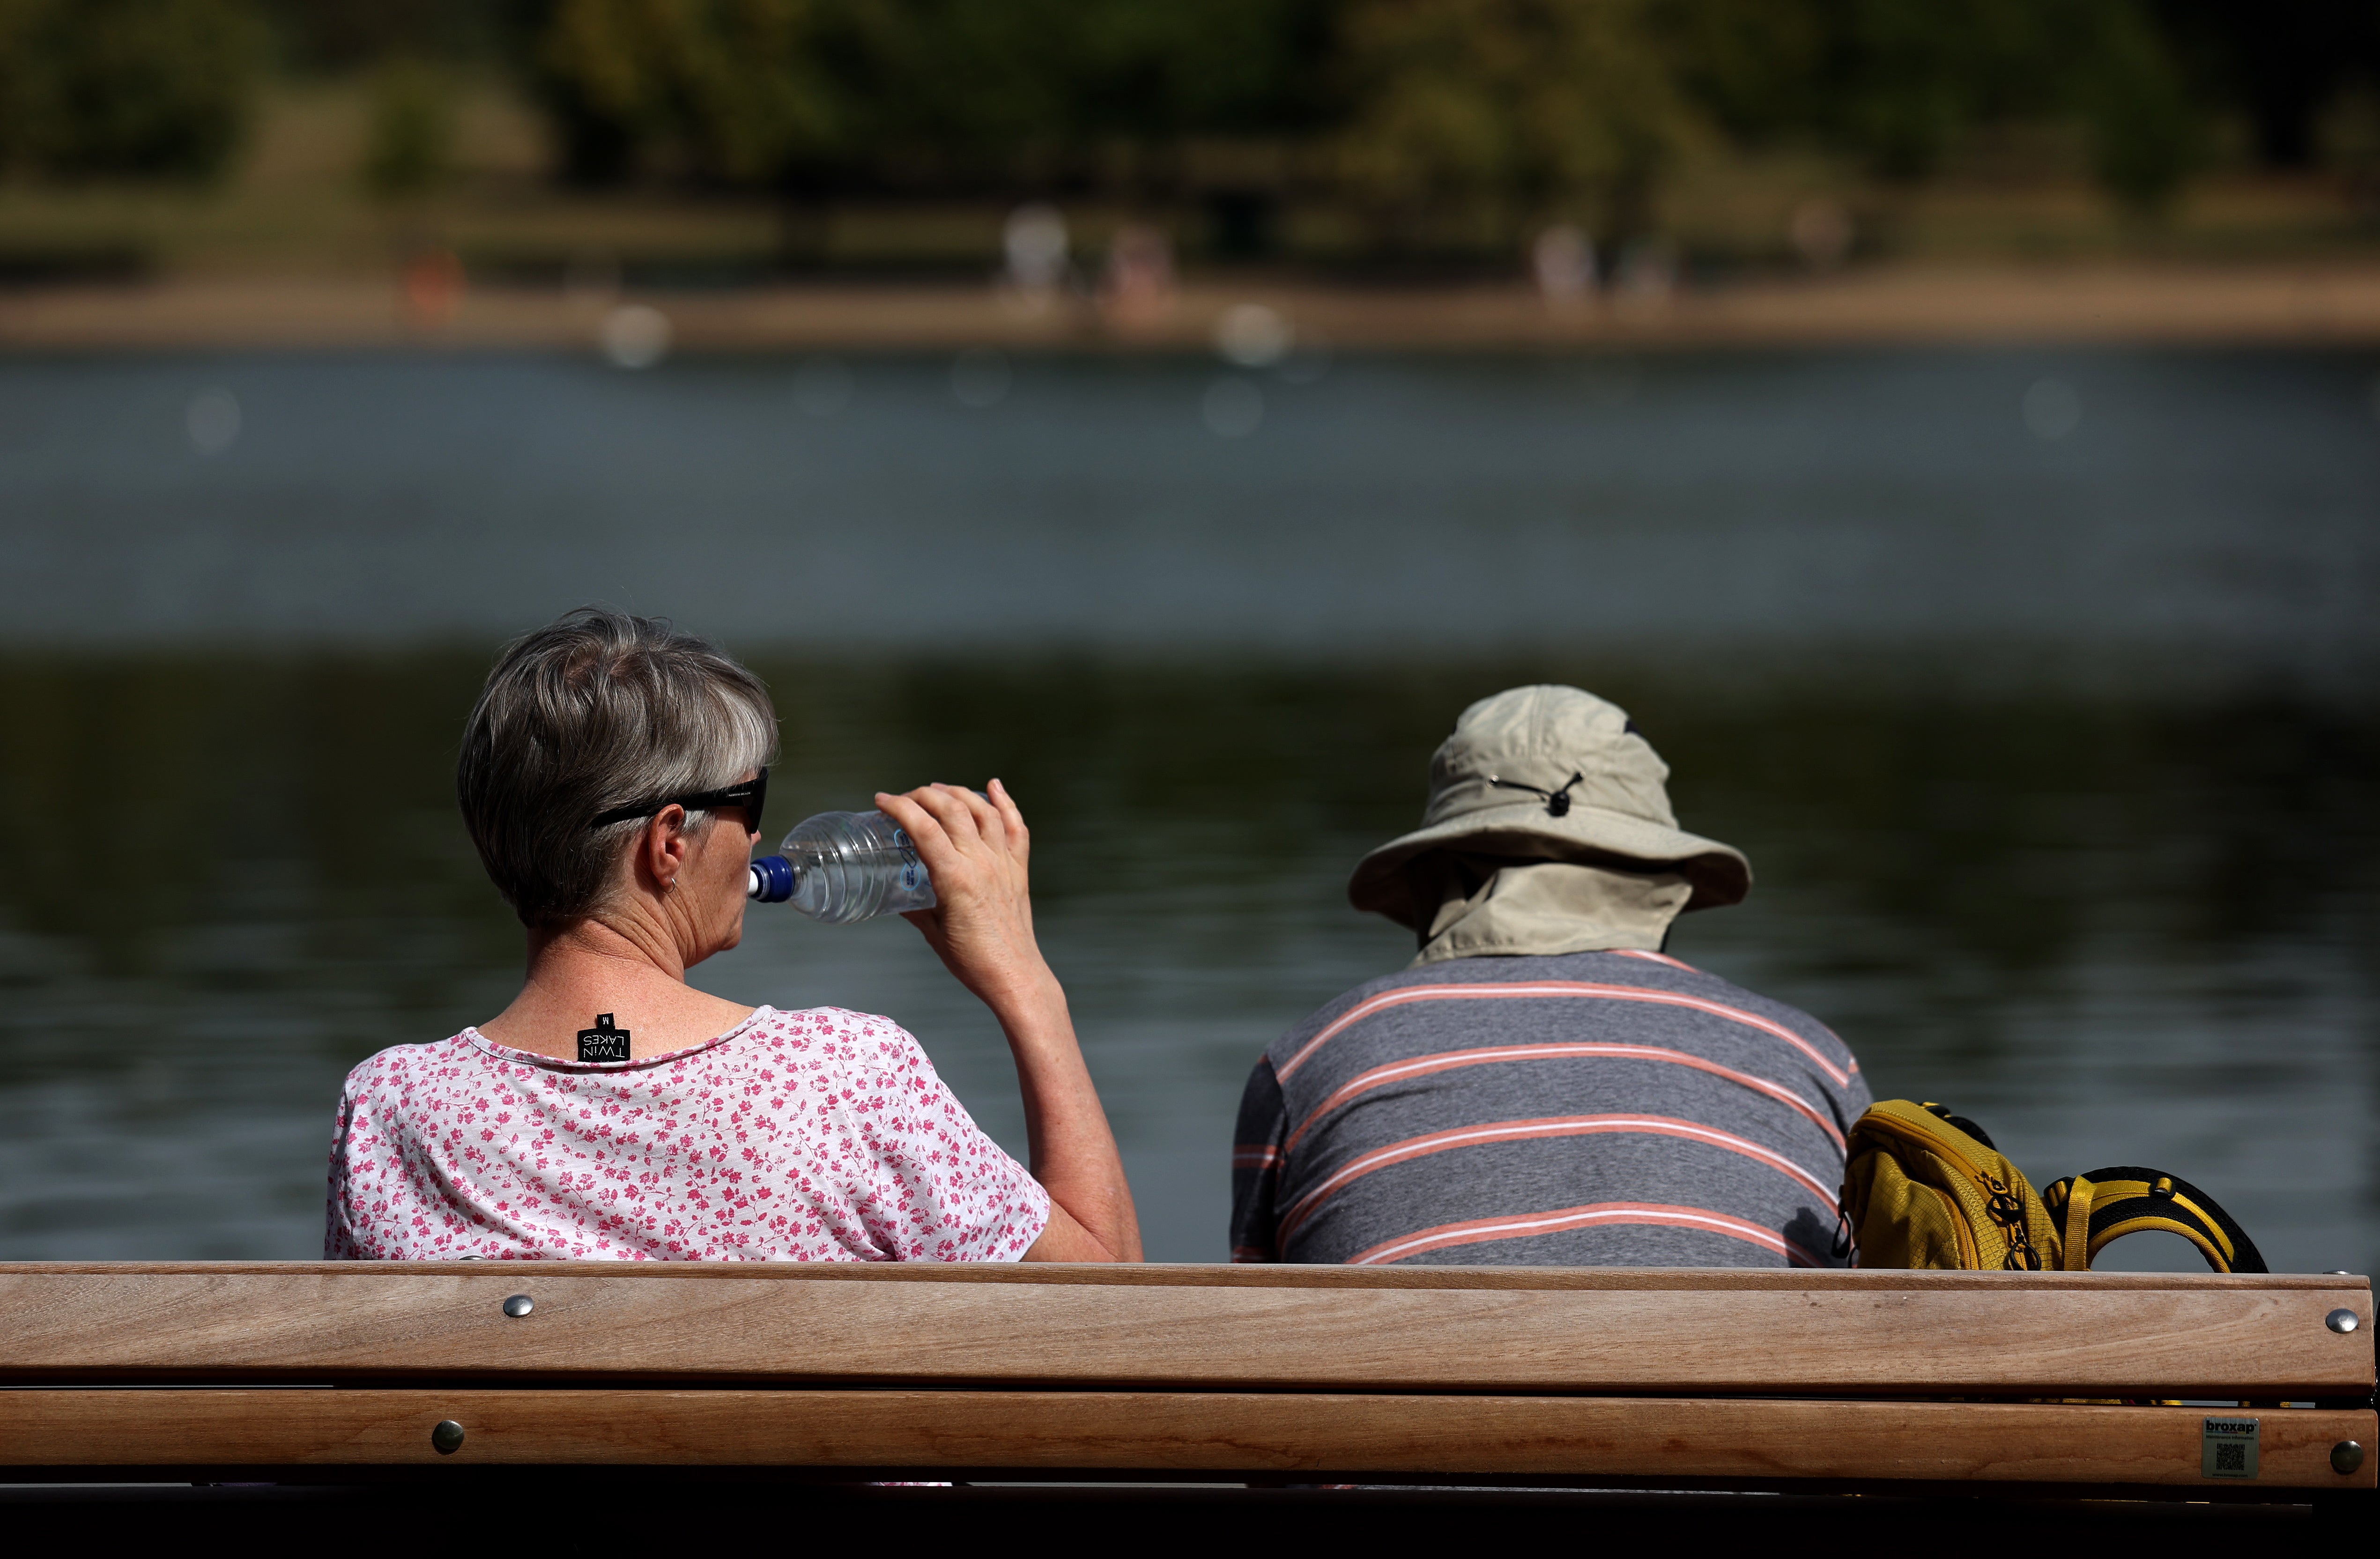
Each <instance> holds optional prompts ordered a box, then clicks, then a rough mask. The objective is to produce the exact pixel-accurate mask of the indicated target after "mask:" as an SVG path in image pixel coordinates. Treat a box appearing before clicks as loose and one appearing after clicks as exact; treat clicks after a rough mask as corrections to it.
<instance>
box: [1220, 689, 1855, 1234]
mask: <svg viewBox="0 0 2380 1559" xmlns="http://www.w3.org/2000/svg"><path fill="white" fill-rule="evenodd" d="M1669 776H1670V771H1669V767H1668V766H1666V765H1665V764H1663V763H1662V762H1661V759H1660V756H1659V755H1658V754H1657V753H1655V752H1654V751H1653V747H1652V744H1651V743H1648V742H1646V741H1645V738H1644V737H1643V736H1642V735H1641V734H1639V733H1638V731H1637V730H1636V727H1635V726H1634V724H1633V723H1632V722H1631V721H1630V720H1629V719H1628V717H1627V715H1626V713H1625V712H1624V711H1622V710H1621V709H1620V708H1618V707H1615V706H1613V705H1611V704H1608V703H1606V702H1604V701H1603V700H1602V699H1600V698H1597V697H1595V696H1594V695H1591V694H1586V693H1582V692H1580V691H1579V690H1578V689H1576V688H1574V687H1519V688H1513V689H1512V690H1511V691H1509V692H1505V693H1500V694H1498V695H1496V696H1494V697H1493V698H1488V699H1483V700H1482V701H1480V702H1479V703H1476V704H1474V705H1473V706H1471V707H1469V708H1468V709H1465V710H1464V711H1463V718H1462V719H1460V720H1458V721H1457V722H1456V723H1455V728H1454V734H1453V735H1451V736H1450V737H1448V738H1447V739H1446V742H1445V743H1443V744H1442V745H1441V746H1439V749H1438V752H1437V755H1435V756H1434V757H1432V758H1431V760H1430V787H1429V806H1428V809H1427V811H1426V812H1425V813H1424V815H1423V818H1422V827H1421V828H1420V830H1419V831H1417V832H1415V833H1410V834H1407V835H1405V836H1404V837H1403V839H1400V840H1392V841H1391V842H1390V843H1388V844H1385V845H1383V846H1381V847H1380V848H1379V849H1378V850H1376V851H1374V852H1372V853H1371V854H1370V855H1368V856H1366V857H1365V859H1364V862H1363V864H1361V865H1359V866H1357V867H1356V868H1355V876H1354V880H1353V881H1352V882H1350V883H1349V884H1348V888H1347V896H1348V898H1349V899H1350V900H1352V901H1353V902H1354V905H1355V907H1356V908H1357V909H1359V910H1373V911H1377V912H1379V913H1381V914H1384V915H1387V916H1388V917H1389V918H1390V919H1391V920H1394V921H1396V922H1398V923H1399V924H1400V925H1408V926H1411V927H1412V928H1413V929H1414V933H1415V937H1417V938H1418V940H1419V942H1420V946H1421V951H1420V953H1419V955H1418V956H1416V957H1415V960H1414V961H1413V962H1412V964H1411V965H1410V966H1408V967H1407V968H1406V969H1405V970H1404V971H1403V973H1396V974H1390V975H1388V976H1385V977H1384V978H1381V979H1378V980H1374V981H1371V982H1370V983H1369V984H1366V985H1358V986H1357V987H1356V988H1355V989H1354V990H1352V991H1350V992H1348V993H1347V994H1346V995H1345V996H1342V997H1340V998H1339V999H1338V1000H1336V1001H1333V1002H1331V1003H1330V1005H1329V1006H1327V1007H1325V1008H1323V1009H1321V1010H1320V1011H1319V1012H1317V1013H1315V1014H1314V1016H1312V1017H1311V1018H1308V1019H1307V1020H1306V1021H1305V1022H1303V1023H1301V1024H1299V1025H1298V1026H1297V1027H1296V1028H1294V1029H1293V1030H1291V1031H1290V1032H1289V1033H1287V1034H1285V1035H1283V1036H1282V1037H1281V1039H1280V1040H1278V1041H1276V1042H1275V1043H1274V1045H1272V1047H1271V1048H1270V1049H1269V1050H1268V1051H1266V1052H1265V1055H1264V1057H1263V1058H1262V1059H1261V1060H1259V1061H1258V1062H1257V1067H1256V1070H1255V1072H1254V1074H1253V1075H1251V1076H1250V1077H1249V1079H1248V1086H1247V1093H1246V1094H1245V1097H1244V1098H1243V1099H1242V1101H1241V1105H1240V1124H1239V1135H1238V1145H1237V1146H1236V1147H1235V1148H1234V1149H1233V1172H1232V1246H1233V1252H1232V1253H1233V1260H1235V1261H1243V1262H1344V1263H1356V1264H1386V1263H1406V1264H1408V1265H1411V1264H1427V1263H1439V1264H1476V1263H1494V1264H1500V1265H1513V1266H1829V1265H1840V1264H1841V1263H1842V1260H1843V1256H1842V1251H1843V1245H1842V1243H1840V1242H1839V1241H1838V1239H1837V1238H1836V1229H1837V1224H1838V1215H1837V1210H1836V1202H1835V1198H1836V1190H1837V1188H1838V1187H1840V1185H1841V1183H1842V1178H1843V1134H1844V1132H1846V1131H1847V1130H1850V1128H1851V1125H1852V1122H1853V1121H1854V1120H1856V1119H1858V1118H1859V1115H1860V1112H1861V1111H1862V1110H1864V1109H1865V1108H1866V1107H1867V1104H1868V1091H1867V1085H1866V1083H1865V1082H1864V1081H1863V1080H1862V1078H1861V1077H1860V1074H1859V1063H1858V1062H1857V1061H1856V1060H1854V1059H1853V1058H1852V1053H1851V1050H1850V1048H1849V1047H1848V1046H1847V1045H1844V1044H1843V1042H1842V1041H1841V1040H1840V1039H1838V1038H1836V1037H1835V1035H1834V1034H1833V1033H1830V1032H1829V1031H1828V1029H1827V1027H1826V1025H1825V1024H1823V1023H1820V1022H1819V1021H1816V1020H1815V1019H1814V1018H1812V1017H1810V1016H1809V1015H1808V1014H1806V1013H1803V1012H1800V1011H1797V1010H1795V1009H1793V1008H1791V1007H1788V1006H1786V1005H1784V1004H1783V1003H1782V1002H1778V1001H1771V1000H1769V999H1767V997H1760V996H1755V995H1754V994H1753V993H1752V992H1750V991H1747V990H1742V989H1739V988H1738V987H1736V986H1734V985H1730V984H1728V983H1727V982H1726V981H1724V980H1721V979H1719V978H1718V977H1717V976H1716V975H1711V974H1706V973H1703V972H1702V971H1700V970H1698V969H1694V968H1692V967H1690V966H1688V965H1686V964H1684V963H1682V962H1680V961H1677V960H1676V959H1673V958H1670V957H1667V956H1666V955H1664V954H1663V953H1662V951H1661V947H1662V944H1663V943H1664V941H1666V940H1667V938H1668V935H1669V929H1670V922H1671V921H1673V920H1675V919H1676V918H1677V917H1678V916H1679V915H1680V914H1682V913H1683V912H1686V911H1688V910H1700V909H1707V908H1711V907H1713V906H1717V905H1722V904H1732V903H1735V902H1737V901H1738V900H1741V899H1743V896H1744V894H1745V893H1746V892H1747V891H1749V890H1750V888H1751V886H1752V868H1751V866H1750V864H1748V863H1746V861H1745V860H1744V858H1743V854H1742V852H1738V851H1736V850H1733V849H1731V848H1730V847H1729V846H1727V845H1724V844H1720V843H1718V841H1716V840H1706V839H1701V838H1697V837H1696V836H1695V835H1693V834H1690V833H1687V832H1685V831H1683V830H1682V829H1681V828H1679V827H1678V825H1677V819H1676V817H1675V816H1673V815H1672V814H1671V812H1670V800H1669V794H1668V792H1667V791H1666V790H1665V789H1664V783H1663V782H1664V781H1665V780H1667V779H1669Z"/></svg>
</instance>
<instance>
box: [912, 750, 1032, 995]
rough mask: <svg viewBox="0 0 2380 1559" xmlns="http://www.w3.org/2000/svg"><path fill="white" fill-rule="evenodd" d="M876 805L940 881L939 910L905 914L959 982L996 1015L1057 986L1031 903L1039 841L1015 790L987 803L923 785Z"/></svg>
mask: <svg viewBox="0 0 2380 1559" xmlns="http://www.w3.org/2000/svg"><path fill="white" fill-rule="evenodd" d="M876 804H877V805H878V806H879V807H880V808H881V809H882V810H883V812H884V814H885V816H888V817H891V818H892V820H893V821H894V822H896V823H898V824H900V825H901V827H903V828H905V829H907V830H908V832H909V838H910V839H911V840H913V841H914V842H915V843H916V845H917V857H918V859H919V860H921V861H923V862H924V863H925V864H926V870H927V872H928V873H929V874H930V875H931V876H932V877H933V883H934V907H933V908H932V909H930V910H912V911H910V912H908V913H906V914H905V915H903V916H902V918H903V919H904V920H906V921H907V922H908V923H909V924H910V925H914V926H916V927H917V929H918V930H919V931H920V932H922V933H924V934H925V937H926V940H927V942H928V943H929V944H931V946H932V947H933V949H934V951H935V952H937V953H939V954H941V960H942V962H943V964H944V966H946V967H947V968H948V969H949V970H950V972H951V973H953V974H954V975H956V976H957V977H958V982H959V984H961V985H965V987H966V988H967V989H968V990H970V991H973V992H974V993H975V994H976V996H977V997H979V998H981V999H982V1001H983V1002H984V1003H985V1004H986V1005H987V1006H990V1007H991V1008H992V1009H994V1010H995V1011H997V1010H999V1009H1002V1007H1003V1006H1005V1005H1006V1004H1008V1003H1010V1002H1014V1001H1017V1000H1020V999H1024V998H1028V997H1034V996H1038V995H1040V994H1043V987H1044V986H1045V985H1048V984H1051V983H1053V976H1052V975H1051V974H1050V966H1049V964H1048V963H1046V962H1044V961H1043V960H1042V957H1041V949H1040V946H1039V944H1038V943H1037V942H1036V941H1035V940H1034V939H1033V900H1032V897H1031V893H1030V891H1029V888H1028V885H1027V883H1026V860H1027V858H1028V857H1029V856H1030V854H1031V852H1032V846H1033V837H1032V835H1031V833H1030V832H1028V831H1027V830H1026V827H1025V815H1024V814H1023V813H1021V812H1019V811H1017V810H1016V803H1015V802H1014V800H1013V799H1011V798H1010V796H1009V794H1008V788H1007V787H1006V786H1004V785H1002V783H1001V782H1000V781H999V780H997V779H994V780H993V781H992V782H991V794H990V797H989V798H987V797H984V796H979V795H977V794H976V793H975V792H973V791H970V790H967V789H965V788H964V787H962V786H958V785H921V786H919V787H918V788H917V789H916V790H914V791H911V792H909V793H908V794H906V795H898V796H896V795H891V794H885V793H879V794H878V796H877V797H876Z"/></svg>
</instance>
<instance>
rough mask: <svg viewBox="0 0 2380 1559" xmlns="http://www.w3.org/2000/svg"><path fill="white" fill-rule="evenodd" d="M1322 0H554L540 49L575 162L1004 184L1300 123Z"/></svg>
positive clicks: (612, 172) (615, 168)
mask: <svg viewBox="0 0 2380 1559" xmlns="http://www.w3.org/2000/svg"><path fill="white" fill-rule="evenodd" d="M1322 4H1323V0H1204V3H1202V4H1199V5H1196V6H1191V5H1184V4H1180V3H1178V0H554V3H553V6H552V8H551V11H550V13H549V16H548V18H547V21H546V24H545V26H544V29H543V30H542V32H541V34H540V41H539V42H538V44H537V57H538V62H539V66H540V76H541V79H542V82H543V86H544V90H545V94H546V97H547V100H548V102H549V103H551V104H552V105H553V110H554V113H555V115H556V119H557V123H558V124H559V126H560V127H561V128H562V131H563V135H564V139H565V144H566V146H567V147H568V149H569V161H570V163H571V165H572V168H573V170H574V171H575V172H576V173H577V175H579V176H581V177H596V178H600V177H610V176H617V175H620V174H621V173H624V172H625V170H626V168H627V166H628V164H629V163H632V162H633V161H634V160H635V159H636V157H637V155H638V154H639V153H640V152H644V151H672V152H674V153H675V154H677V155H678V156H680V157H682V158H684V159H685V160H686V163H687V164H688V165H689V166H690V167H691V168H692V169H693V170H694V171H695V172H696V173H697V174H698V175H699V176H701V177H703V178H706V179H711V180H717V181H722V182H726V183H735V184H750V183H760V182H769V181H772V180H783V179H787V178H795V179H801V178H811V179H815V178H820V177H823V178H829V179H832V178H850V177H855V176H858V177H867V176H875V177H885V176H894V175H908V176H911V177H917V176H921V175H922V176H924V177H926V178H928V179H929V180H937V179H938V180H941V181H945V182H957V183H962V184H975V185H979V184H982V183H984V182H987V181H989V182H990V183H993V184H998V183H999V182H1001V181H1002V180H1003V179H1005V178H1009V177H1013V176H1014V175H1015V170H1016V168H1017V166H1018V165H1019V163H1021V162H1024V161H1029V160H1032V159H1034V158H1036V157H1039V158H1041V159H1043V160H1045V161H1047V160H1049V159H1050V158H1053V157H1054V158H1056V159H1057V160H1059V161H1061V162H1062V161H1065V160H1067V159H1069V158H1075V159H1079V157H1081V156H1082V155H1084V154H1085V153H1087V152H1088V151H1096V150H1097V149H1099V148H1101V147H1107V146H1113V145H1119V144H1123V145H1152V144H1165V143H1171V142H1173V141H1175V140H1178V139H1180V138H1182V137H1184V136H1186V135H1190V134H1194V133H1202V132H1204V133H1213V132H1218V131H1220V132H1225V133H1230V132H1234V131H1237V132H1243V133H1261V134H1267V135H1278V134H1281V133H1282V132H1283V131H1284V130H1294V129H1296V128H1298V127H1301V126H1302V125H1303V124H1305V122H1307V121H1309V120H1311V119H1312V118H1313V116H1314V115H1313V114H1312V112H1311V110H1310V109H1309V108H1308V107H1307V106H1306V102H1307V100H1306V98H1305V96H1304V95H1303V89H1305V88H1306V87H1308V86H1310V84H1311V78H1312V76H1313V74H1314V68H1313V66H1314V61H1313V55H1314V53H1315V50H1314V44H1315V42H1316V41H1317V40H1318V38H1319V36H1320V29H1319V26H1318V22H1317V20H1316V18H1318V16H1319V14H1320V8H1321V6H1322Z"/></svg>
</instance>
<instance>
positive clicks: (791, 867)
mask: <svg viewBox="0 0 2380 1559" xmlns="http://www.w3.org/2000/svg"><path fill="white" fill-rule="evenodd" d="M777 848H778V849H779V850H782V851H783V852H784V853H783V854H782V855H764V856H762V857H761V858H760V859H759V860H758V861H755V862H753V863H752V874H751V876H750V878H749V879H748V881H747V885H746V888H745V892H746V894H747V896H748V897H750V898H753V899H756V900H759V901H760V902H761V903H763V904H786V903H790V904H792V905H793V906H794V908H795V909H796V910H798V911H800V912H802V913H803V914H806V915H807V916H809V917H810V918H811V919H812V920H815V921H819V922H820V923H822V924H824V925H850V924H851V923H852V922H853V921H856V920H866V919H868V918H869V917H870V916H872V915H883V914H898V913H900V912H903V911H905V910H930V909H932V908H933V907H934V884H933V879H932V878H931V877H929V876H927V874H926V864H925V863H924V862H923V861H920V860H918V859H917V845H916V844H915V843H914V842H912V841H911V840H910V838H909V832H908V830H907V829H905V828H902V827H901V825H900V824H898V823H895V822H894V821H892V818H890V817H887V816H884V814H882V813H881V812H821V813H820V814H819V815H818V816H815V817H805V818H803V819H802V820H801V821H800V822H798V823H796V824H795V825H794V827H793V829H792V831H791V832H789V833H787V834H786V835H785V841H784V843H783V844H781V845H779V846H778V847H777Z"/></svg>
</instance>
